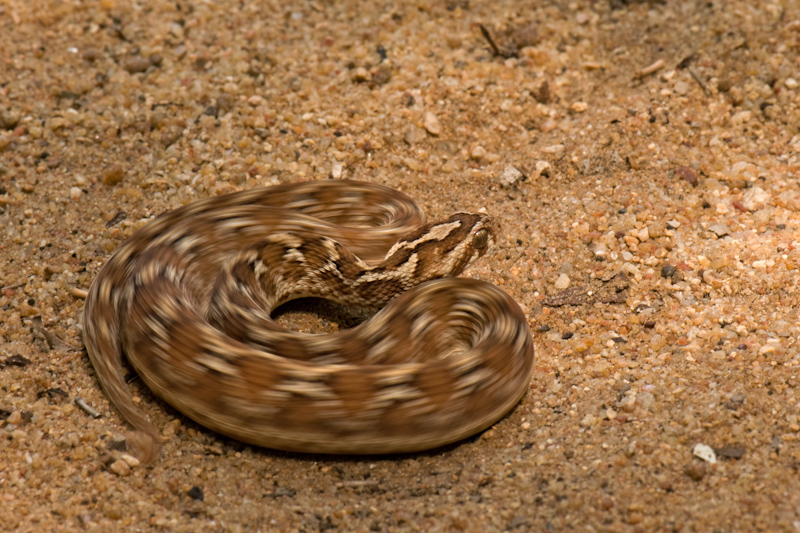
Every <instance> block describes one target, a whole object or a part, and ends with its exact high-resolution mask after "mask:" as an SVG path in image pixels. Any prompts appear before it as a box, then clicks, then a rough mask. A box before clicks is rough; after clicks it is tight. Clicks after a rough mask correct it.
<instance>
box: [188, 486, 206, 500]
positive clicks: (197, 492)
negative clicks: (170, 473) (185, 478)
mask: <svg viewBox="0 0 800 533" xmlns="http://www.w3.org/2000/svg"><path fill="white" fill-rule="evenodd" d="M188 494H189V497H190V498H191V499H193V500H197V501H199V502H202V501H203V500H204V499H205V495H204V494H203V489H201V488H200V487H198V486H197V485H195V486H194V487H192V488H191V489H189V492H188Z"/></svg>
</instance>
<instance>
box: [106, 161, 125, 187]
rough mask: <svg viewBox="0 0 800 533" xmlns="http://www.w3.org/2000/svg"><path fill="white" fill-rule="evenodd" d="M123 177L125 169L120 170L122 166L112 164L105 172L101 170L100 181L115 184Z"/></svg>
mask: <svg viewBox="0 0 800 533" xmlns="http://www.w3.org/2000/svg"><path fill="white" fill-rule="evenodd" d="M124 178H125V171H124V170H122V167H121V166H119V165H114V166H112V167H110V168H108V169H106V171H105V172H103V175H102V176H101V177H100V181H101V182H102V183H103V184H104V185H116V184H117V183H119V182H120V181H122V180H123V179H124Z"/></svg>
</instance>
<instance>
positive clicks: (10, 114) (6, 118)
mask: <svg viewBox="0 0 800 533" xmlns="http://www.w3.org/2000/svg"><path fill="white" fill-rule="evenodd" d="M19 119H20V114H19V111H16V110H14V109H9V110H6V111H3V112H2V113H0V126H2V127H3V128H5V129H7V130H13V129H14V128H16V127H17V124H19Z"/></svg>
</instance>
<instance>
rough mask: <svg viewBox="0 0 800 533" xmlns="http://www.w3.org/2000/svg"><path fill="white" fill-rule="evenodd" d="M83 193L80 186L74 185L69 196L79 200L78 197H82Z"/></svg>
mask: <svg viewBox="0 0 800 533" xmlns="http://www.w3.org/2000/svg"><path fill="white" fill-rule="evenodd" d="M81 194H83V191H82V190H80V188H79V187H72V188H71V189H70V190H69V197H70V198H72V199H73V200H77V199H78V198H80V197H81Z"/></svg>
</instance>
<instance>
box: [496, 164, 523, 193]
mask: <svg viewBox="0 0 800 533" xmlns="http://www.w3.org/2000/svg"><path fill="white" fill-rule="evenodd" d="M522 178H523V174H522V172H520V171H519V170H518V169H517V168H516V167H513V166H511V165H506V167H505V168H504V169H503V173H502V174H500V186H501V187H506V188H508V187H512V186H513V185H516V183H517V182H518V181H519V180H521V179H522Z"/></svg>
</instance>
